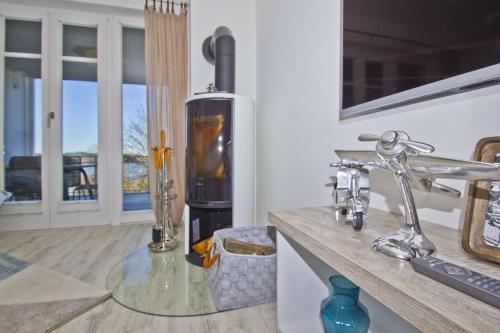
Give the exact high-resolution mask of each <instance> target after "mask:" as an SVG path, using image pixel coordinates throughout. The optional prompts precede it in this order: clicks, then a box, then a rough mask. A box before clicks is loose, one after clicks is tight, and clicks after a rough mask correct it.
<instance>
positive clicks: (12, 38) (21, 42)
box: [5, 19, 42, 54]
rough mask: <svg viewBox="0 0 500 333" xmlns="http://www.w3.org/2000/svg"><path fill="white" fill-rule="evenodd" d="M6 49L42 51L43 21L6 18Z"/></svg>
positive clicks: (24, 51)
mask: <svg viewBox="0 0 500 333" xmlns="http://www.w3.org/2000/svg"><path fill="white" fill-rule="evenodd" d="M5 51H7V52H20V53H36V54H41V53H42V23H41V22H30V21H19V20H9V19H7V20H5Z"/></svg>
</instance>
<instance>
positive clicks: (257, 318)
mask: <svg viewBox="0 0 500 333" xmlns="http://www.w3.org/2000/svg"><path fill="white" fill-rule="evenodd" d="M150 236H151V227H150V225H146V224H141V225H125V226H106V227H88V228H73V229H60V230H41V231H27V232H6V233H0V251H1V252H6V253H9V254H11V255H13V256H16V257H18V258H21V259H24V260H28V261H30V262H33V263H36V264H38V265H40V266H42V267H46V268H50V269H53V270H56V271H58V272H61V273H63V274H66V275H69V276H73V277H75V278H77V279H80V280H82V281H85V282H87V283H90V284H93V285H95V286H99V287H106V277H107V274H108V272H109V271H110V270H111V268H112V267H113V266H114V265H115V264H116V263H117V262H118V261H119V260H120V259H121V258H123V257H124V256H125V255H127V254H128V253H130V252H132V251H133V250H135V249H138V248H140V247H143V246H144V245H145V244H147V243H148V241H149V239H150ZM179 236H180V237H182V235H179ZM57 332H59V333H62V332H71V333H78V332H106V333H108V332H109V333H112V332H148V333H149V332H175V333H177V332H179V333H182V332H196V333H202V332H211V333H215V332H228V333H229V332H231V333H233V332H258V333H266V332H276V308H275V304H265V305H259V306H255V307H251V308H246V309H240V310H234V311H228V312H222V313H217V314H213V315H205V316H197V317H157V316H151V315H145V314H142V313H138V312H134V311H132V310H129V309H127V308H124V307H123V306H121V305H119V304H118V303H116V302H115V301H114V300H112V299H110V300H108V301H106V302H105V303H103V304H101V305H99V306H97V307H96V308H94V309H92V310H91V311H89V312H87V313H85V314H83V315H82V316H80V317H78V318H76V319H74V320H73V321H71V322H69V323H68V324H66V325H64V326H62V327H61V328H60V329H58V330H57Z"/></svg>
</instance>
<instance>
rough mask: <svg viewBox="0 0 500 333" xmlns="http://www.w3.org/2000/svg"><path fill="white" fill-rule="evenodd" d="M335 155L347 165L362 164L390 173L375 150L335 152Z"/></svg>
mask: <svg viewBox="0 0 500 333" xmlns="http://www.w3.org/2000/svg"><path fill="white" fill-rule="evenodd" d="M335 154H337V156H338V157H340V159H341V160H342V161H344V162H347V163H353V164H362V165H364V166H372V167H377V168H380V169H384V170H387V171H389V169H388V168H387V167H386V165H385V163H384V161H383V160H382V159H381V158H380V157H379V156H378V154H377V152H375V151H373V150H335Z"/></svg>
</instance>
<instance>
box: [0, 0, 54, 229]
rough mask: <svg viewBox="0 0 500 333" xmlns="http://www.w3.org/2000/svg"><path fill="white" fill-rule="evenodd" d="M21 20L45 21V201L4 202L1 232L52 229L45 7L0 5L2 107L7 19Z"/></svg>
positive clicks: (0, 165) (0, 167)
mask: <svg viewBox="0 0 500 333" xmlns="http://www.w3.org/2000/svg"><path fill="white" fill-rule="evenodd" d="M6 18H7V19H8V18H11V19H19V20H29V21H41V22H42V54H41V62H42V67H41V71H42V73H41V74H42V126H41V133H42V145H41V146H42V172H41V177H42V200H41V201H38V202H18V203H5V204H4V205H3V206H2V207H1V208H0V231H10V230H27V229H44V228H48V227H49V220H50V207H49V201H50V200H49V195H50V191H49V187H50V178H49V170H50V169H49V168H50V161H49V160H50V158H49V156H50V145H49V131H48V130H47V127H46V126H45V123H46V122H45V120H46V119H47V115H48V103H49V89H48V88H49V85H48V84H49V82H48V74H49V58H48V57H49V55H48V50H49V31H50V29H49V24H50V14H49V12H48V11H47V10H45V9H43V8H36V7H26V6H19V5H15V4H6V3H0V108H1V109H2V110H3V108H4V78H5V63H4V57H5V55H6V54H5V49H4V47H5V19H6ZM10 55H12V56H13V57H19V58H23V57H24V58H28V57H30V58H33V56H32V55H31V56H30V55H29V54H19V53H11V54H10ZM3 120H4V112H3V111H2V112H0V128H1V131H0V151H2V154H1V155H0V188H4V179H5V174H4V170H5V165H4V157H3V147H4V133H3V128H4V122H3Z"/></svg>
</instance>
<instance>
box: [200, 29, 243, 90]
mask: <svg viewBox="0 0 500 333" xmlns="http://www.w3.org/2000/svg"><path fill="white" fill-rule="evenodd" d="M202 52H203V56H204V57H205V59H206V60H207V61H208V62H209V63H210V64H212V65H215V83H214V84H215V88H216V89H217V91H220V92H228V93H234V77H235V70H234V65H235V41H234V37H233V34H232V33H231V30H230V29H229V28H228V27H224V26H221V27H218V28H217V29H215V31H214V33H213V35H212V36H209V37H207V39H205V41H204V42H203V47H202Z"/></svg>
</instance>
